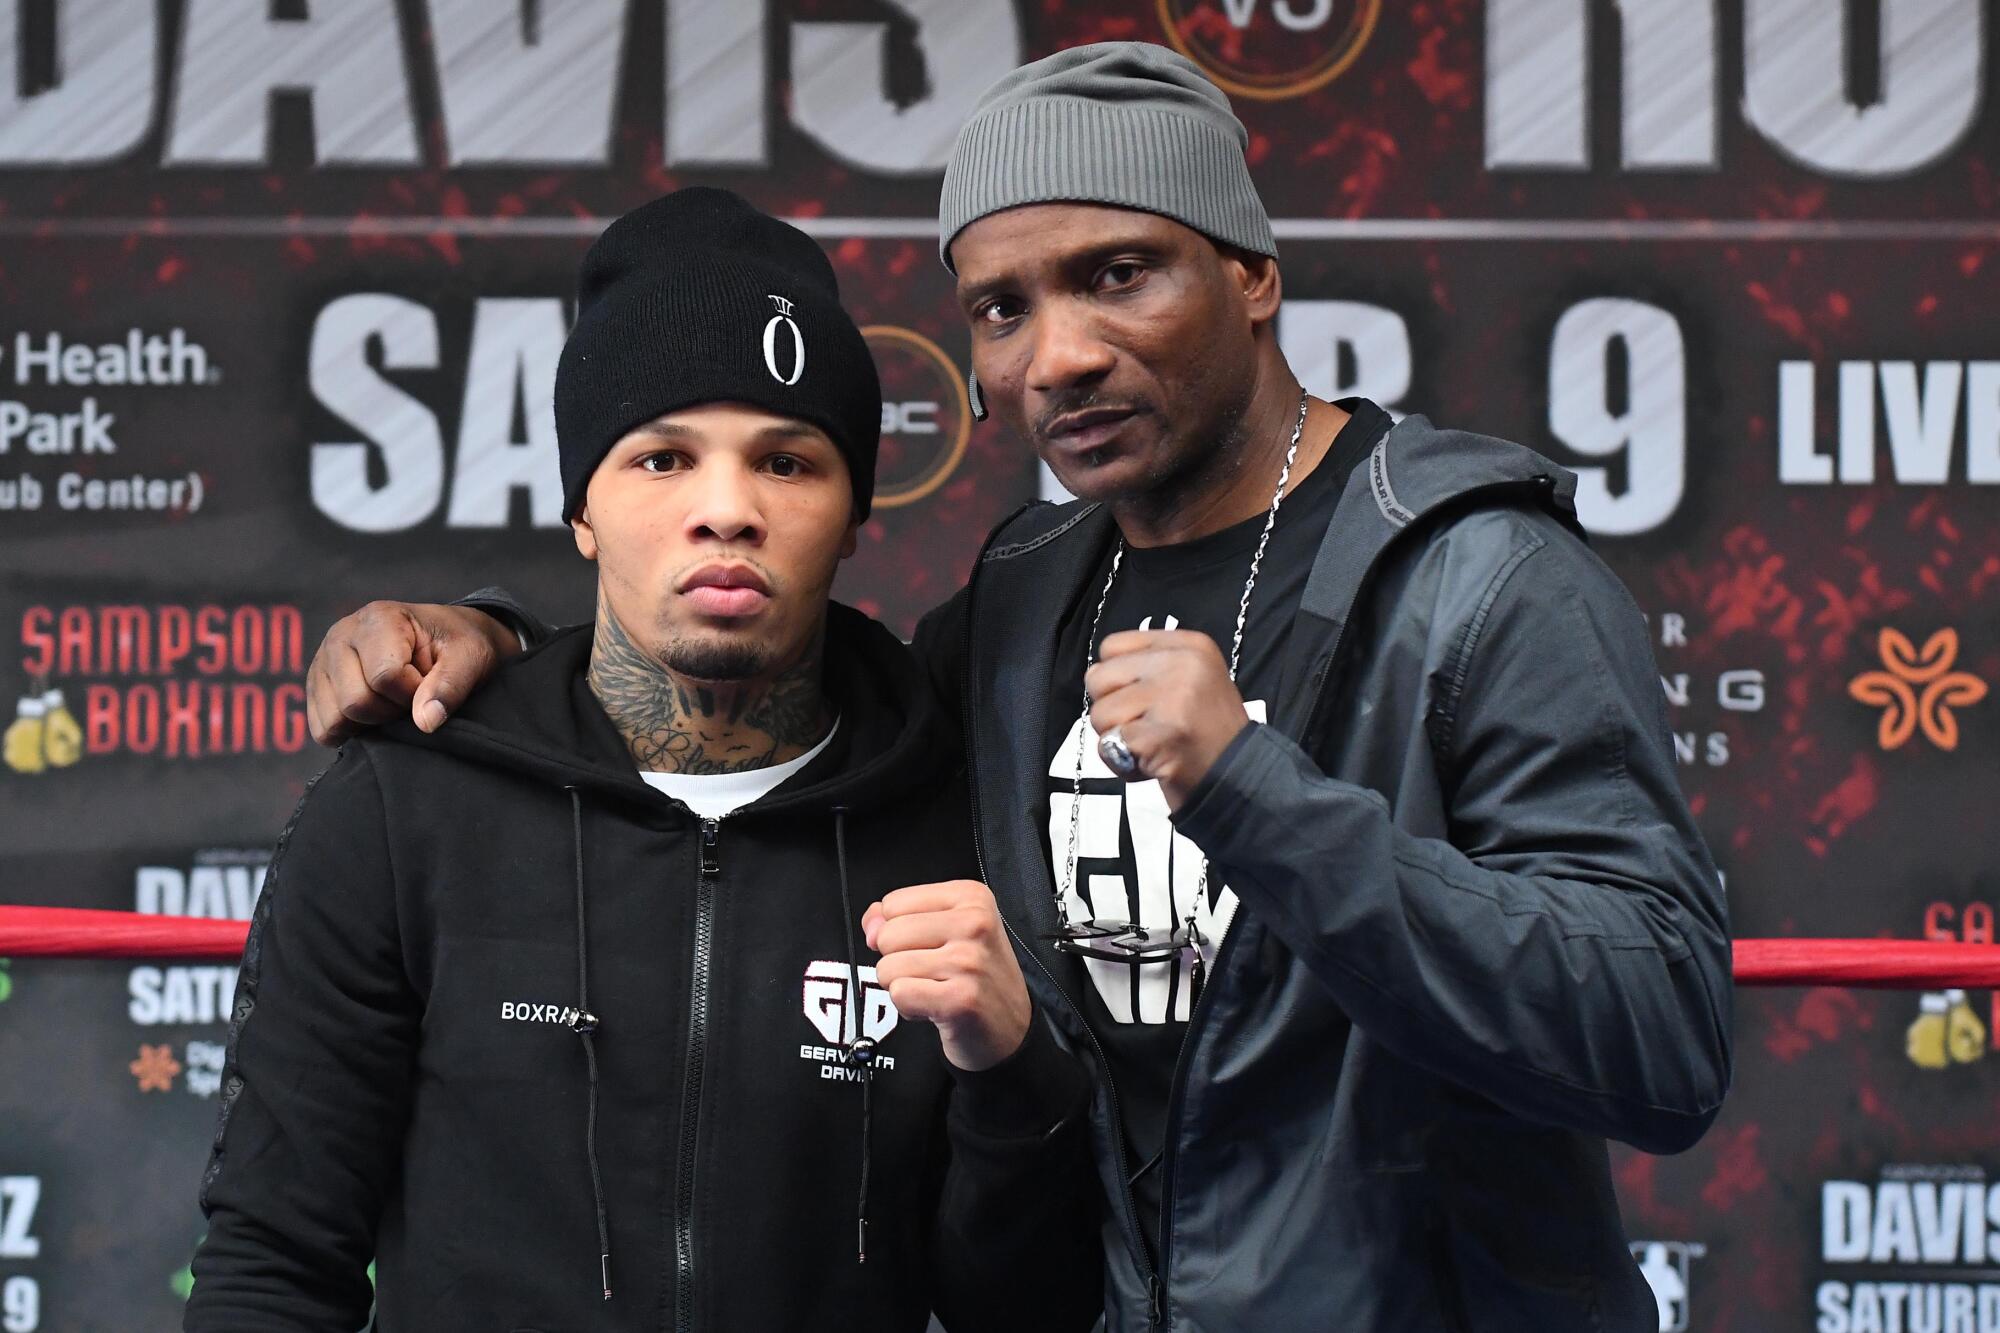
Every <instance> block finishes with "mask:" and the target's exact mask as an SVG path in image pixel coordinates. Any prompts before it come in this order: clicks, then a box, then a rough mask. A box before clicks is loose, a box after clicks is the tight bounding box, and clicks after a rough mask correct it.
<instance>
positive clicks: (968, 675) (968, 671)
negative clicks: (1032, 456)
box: [959, 535, 1163, 1326]
mask: <svg viewBox="0 0 2000 1333" xmlns="http://www.w3.org/2000/svg"><path fill="white" fill-rule="evenodd" d="M992 540H993V539H992V537H991V536H990V535H989V536H988V537H987V544H988V545H990V544H991V543H992ZM985 558H986V547H985V546H982V547H981V548H980V551H979V556H978V558H977V559H976V560H974V562H973V566H972V568H973V571H974V574H975V578H974V581H973V584H971V585H968V588H970V587H972V586H976V584H977V578H976V575H977V571H978V569H979V561H981V560H984V559H985ZM971 679H972V595H971V592H970V591H968V592H967V595H966V599H965V680H966V684H967V686H968V688H967V689H966V690H965V691H964V697H963V699H962V700H961V702H960V704H959V710H960V714H961V716H960V722H959V725H960V727H961V729H962V731H963V734H964V736H965V766H966V771H967V772H968V773H977V772H978V771H979V765H978V764H977V763H976V762H975V761H974V758H973V750H974V748H975V745H976V741H975V739H974V732H973V722H974V717H973V712H974V710H973V707H972V691H971V689H970V684H971ZM1042 702H1043V704H1044V706H1046V705H1047V702H1048V701H1047V699H1046V698H1044V699H1043V701H1042ZM966 785H967V788H968V789H969V791H970V792H971V795H972V860H973V864H974V865H975V866H977V867H978V869H979V879H980V882H981V883H983V884H986V885H988V886H989V887H990V886H991V885H992V883H993V880H992V877H991V876H990V875H988V874H987V873H986V837H985V828H984V825H983V822H982V820H981V818H980V813H979V784H978V783H977V782H969V783H967V784H966ZM1000 923H1001V924H1002V925H1004V926H1005V927H1006V928H1007V935H1008V937H1009V938H1010V939H1012V940H1013V941H1014V944H1015V947H1016V949H1017V950H1018V951H1019V952H1020V953H1022V954H1024V955H1026V956H1027V957H1029V958H1031V959H1033V960H1034V963H1035V967H1036V969H1037V970H1038V971H1040V972H1041V974H1042V975H1043V976H1044V977H1046V978H1048V983H1049V985H1050V986H1051V987H1052V988H1053V989H1054V990H1055V993H1056V994H1057V995H1058V996H1060V997H1061V998H1062V1002H1063V1003H1064V1004H1066V1005H1068V1006H1069V1008H1070V1012H1071V1013H1072V1014H1074V1015H1075V1016H1076V1021H1077V1025H1078V1026H1079V1027H1081V1028H1082V1029H1083V1035H1084V1036H1086V1037H1088V1038H1089V1039H1090V1049H1091V1051H1092V1052H1093V1053H1094V1054H1095V1055H1096V1057H1097V1067H1098V1068H1099V1069H1100V1070H1102V1071H1103V1073H1104V1094H1105V1099H1106V1101H1107V1102H1108V1103H1109V1105H1110V1107H1111V1134H1112V1138H1113V1141H1114V1142H1115V1143H1116V1144H1117V1147H1118V1180H1119V1182H1120V1184H1121V1185H1122V1186H1123V1187H1124V1196H1125V1221H1126V1224H1127V1225H1128V1227H1129V1228H1130V1229H1131V1231H1132V1232H1133V1233H1134V1234H1135V1235H1136V1234H1138V1231H1139V1202H1138V1199H1137V1198H1136V1197H1135V1196H1134V1194H1133V1192H1132V1171H1131V1154H1130V1151H1129V1150H1128V1148H1127V1145H1126V1143H1125V1119H1124V1115H1123V1113H1122V1112H1120V1110H1119V1109H1118V1085H1117V1084H1116V1082H1114V1081H1113V1079H1112V1077H1111V1062H1110V1061H1109V1060H1107V1059H1106V1058H1105V1055H1104V1047H1103V1046H1102V1045H1101V1044H1099V1042H1098V1040H1097V1033H1096V1032H1095V1031H1094V1030H1092V1028H1091V1026H1090V1020H1089V1019H1088V1018H1086V1017H1085V1016H1084V1012H1083V1007H1082V1006H1081V1005H1079V1004H1078V1003H1077V1002H1076V1001H1075V1000H1074V999H1072V998H1071V997H1070V993H1069V991H1067V990H1066V989H1064V987H1063V984H1062V982H1060V981H1058V980H1057V979H1056V975H1055V973H1053V972H1051V971H1050V970H1049V966H1048V964H1047V963H1045V962H1043V961H1042V957H1041V955H1040V954H1038V953H1036V952H1035V951H1034V950H1033V949H1031V948H1029V947H1028V943H1027V941H1025V940H1023V939H1022V938H1021V933H1020V932H1019V931H1017V930H1015V929H1014V923H1013V922H1012V921H1009V920H1008V919H1007V917H1006V914H1005V913H1002V914H1001V917H1000ZM1134 1257H1135V1258H1136V1259H1138V1261H1139V1269H1140V1272H1141V1273H1142V1274H1143V1275H1144V1277H1145V1279H1146V1301H1147V1309H1148V1314H1147V1319H1148V1322H1149V1323H1150V1324H1152V1325H1155V1326H1157V1325H1158V1324H1159V1322H1160V1316H1161V1309H1162V1303H1163V1289H1162V1287H1161V1284H1160V1280H1159V1278H1158V1277H1157V1276H1155V1275H1154V1272H1153V1265H1152V1263H1151V1262H1150V1260H1149V1259H1148V1258H1147V1256H1146V1245H1145V1238H1144V1237H1143V1236H1141V1237H1140V1242H1139V1252H1138V1253H1137V1254H1136V1255H1135V1256H1134Z"/></svg>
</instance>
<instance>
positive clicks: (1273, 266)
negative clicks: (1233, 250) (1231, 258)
mask: <svg viewBox="0 0 2000 1333" xmlns="http://www.w3.org/2000/svg"><path fill="white" fill-rule="evenodd" d="M1235 263H1236V265H1237V267H1238V268H1239V269H1241V271H1242V275H1243V301H1244V304H1245V305H1247V306H1248V307H1249V309H1250V322H1251V323H1252V324H1267V323H1269V322H1270V321H1271V320H1273V319H1276V318H1277V315H1278V306H1279V305H1280V304H1282V302H1283V301H1284V296H1285V284H1284V280H1283V279H1282V278H1280V277H1279V276H1278V261H1277V260H1276V259H1275V258H1273V257H1272V256H1270V255H1258V254H1252V253H1250V252H1249V251H1247V250H1244V251H1239V252H1238V253H1237V254H1236V256H1235Z"/></svg>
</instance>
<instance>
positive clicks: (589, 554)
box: [569, 504, 597, 560]
mask: <svg viewBox="0 0 2000 1333" xmlns="http://www.w3.org/2000/svg"><path fill="white" fill-rule="evenodd" d="M569 530H570V532H571V534H573V535H574V536H575V537H576V549H577V551H578V552H579V553H580V554H581V555H582V556H583V558H584V559H585V560H595V559H597V529H595V528H593V527H591V526H590V506H589V505H588V504H585V505H583V506H582V507H581V508H579V509H578V510H577V511H576V517H574V518H572V519H570V521H569Z"/></svg>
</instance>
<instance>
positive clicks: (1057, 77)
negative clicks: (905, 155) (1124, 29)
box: [938, 42, 1278, 272]
mask: <svg viewBox="0 0 2000 1333" xmlns="http://www.w3.org/2000/svg"><path fill="white" fill-rule="evenodd" d="M1249 139H1250V136H1249V134H1248V133H1247V132H1246V131H1245V130H1244V128H1243V122H1242V121H1240V120H1238V119H1237V118H1236V113H1235V112H1233V111H1231V110H1230V109H1229V98H1228V97H1227V96H1225V95H1224V94H1223V91H1222V89H1220V88H1218V87H1216V86H1215V85H1214V84H1213V83H1211V82H1210V81H1209V79H1208V77H1207V76H1206V75H1204V74H1203V73H1202V72H1201V70H1200V69H1199V68H1197V67H1196V66H1195V64H1194V62H1193V61H1191V60H1189V59H1187V58H1186V57H1185V56H1182V55H1180V54H1178V53H1176V52H1173V51H1169V50H1168V49H1167V48H1166V47H1164V46H1154V45H1153V44H1151V43H1150V42H1098V43H1096V44H1095V45H1092V46H1078V47H1072V48H1071V49H1069V50H1067V51H1058V52H1056V53H1055V54H1054V55H1052V56H1046V57H1044V58H1042V59H1040V60H1037V61H1035V62H1034V63H1033V64H1028V65H1023V66H1021V68H1019V69H1017V70H1015V71H1014V72H1013V73H1011V74H1009V75H1007V76H1006V77H1005V78H1002V79H1001V80H1000V81H999V82H998V83H996V84H994V85H993V86H992V87H991V88H989V89H987V90H986V95H985V96H984V97H982V98H980V99H979V106H978V108H977V109H976V110H975V111H974V112H973V113H972V118H971V119H970V120H968V121H966V122H965V127H964V128H963V129H961V130H960V131H959V132H958V141H957V142H956V143H954V144H953V145H952V149H951V161H950V162H948V163H947V164H946V165H945V169H944V189H943V192H942V195H941V197H940V199H939V200H938V257H939V258H941V259H942V260H944V266H945V267H946V268H951V267H952V263H951V243H952V241H953V240H955V239H956V238H957V236H958V233H959V232H961V231H963V230H964V229H965V228H967V227H969V226H971V225H972V224H973V223H975V222H977V221H978V220H979V219H981V218H983V217H985V216H986V215H987V214H989V213H998V212H999V211H1000V210H1002V209H1005V208H1014V207H1017V206H1019V205H1021V204H1047V203H1087V204H1111V205H1114V206H1116V207H1119V208H1135V209H1138V210H1140V211H1142V212H1146V213H1158V214H1160V215H1161V216H1162V217H1169V218H1172V219H1173V220H1174V221H1176V222H1179V223H1182V224H1183V225H1185V226H1189V227H1192V228H1194V229H1195V230H1196V231H1198V232H1201V233H1203V234H1204V235H1206V236H1208V237H1210V238H1211V239H1213V240H1218V241H1226V242H1228V243H1229V244H1231V245H1235V246H1240V247H1242V248H1243V249H1245V250H1249V251H1251V252H1253V253H1255V254H1260V255H1276V254H1277V253H1278V243H1277V240H1276V239H1275V238H1274V237H1273V236H1272V235H1271V219H1270V218H1269V217H1268V216H1266V215H1265V212H1264V202H1263V200H1261V199H1259V198H1258V197H1257V187H1256V186H1255V185H1253V184H1252V183H1251V181H1250V168H1249V164H1248V163H1246V162H1245V161H1244V158H1243V151H1244V148H1245V146H1246V145H1247V144H1248V143H1249ZM953 271H954V272H956V270H955V269H954V270H953Z"/></svg>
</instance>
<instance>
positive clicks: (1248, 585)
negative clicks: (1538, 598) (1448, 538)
mask: <svg viewBox="0 0 2000 1333" xmlns="http://www.w3.org/2000/svg"><path fill="white" fill-rule="evenodd" d="M1310 401H1311V400H1310V399H1309V398H1308V397H1307V395H1306V394H1304V393H1300V394H1299V419H1298V422H1297V424H1295V425H1294V426H1293V427H1292V440H1291V444H1290V445H1289V446H1288V447H1287V448H1286V450H1285V466H1284V468H1283V469H1282V470H1281V471H1280V472H1279V473H1278V488H1277V490H1276V492H1275V493H1273V494H1272V496H1271V508H1270V511H1269V512H1268V513H1266V514H1265V516H1264V531H1263V534H1262V535H1261V536H1260V537H1258V539H1257V549H1256V551H1254V552H1253V553H1252V554H1251V556H1250V576H1249V577H1248V578H1246V579H1245V580H1244V581H1243V596H1242V598H1241V599H1240V600H1239V601H1238V602H1237V604H1236V638H1235V641H1234V643H1232V644H1231V646H1230V649H1229V679H1230V680H1232V681H1234V680H1235V679H1236V670H1237V667H1238V666H1239V665H1241V663H1242V660H1243V628H1244V626H1245V625H1246V624H1248V623H1249V619H1250V594H1251V592H1253V591H1254V590H1255V589H1256V587H1257V570H1258V567H1259V566H1260V565H1262V564H1263V562H1264V549H1265V548H1266V547H1267V546H1269V545H1270V542H1271V530H1272V529H1273V528H1275V527H1276V526H1277V523H1278V506H1279V505H1281V504H1283V503H1284V502H1285V488H1286V487H1287V486H1288V485H1289V484H1290V482H1291V479H1292V464H1293V463H1294V462H1296V461H1297V459H1298V456H1299V436H1300V435H1301V434H1303V433H1304V431H1305V428H1306V406H1307V404H1308V403H1309V402H1310ZM1124 562H1125V539H1124V538H1123V537H1120V538H1119V539H1118V545H1117V546H1116V547H1115V548H1114V549H1113V551H1112V553H1111V572H1110V574H1108V575H1107V576H1106V577H1105V580H1104V589H1103V591H1102V592H1100V593H1098V595H1097V611H1096V613H1095V614H1093V615H1092V616H1091V620H1090V638H1089V639H1088V640H1087V641H1086V642H1087V644H1088V645H1089V648H1088V652H1089V657H1090V660H1091V661H1093V662H1094V661H1095V660H1096V653H1097V634H1098V630H1099V629H1100V628H1102V626H1103V621H1104V607H1105V604H1106V603H1107V602H1109V601H1110V600H1111V589H1112V586H1113V585H1114V584H1116V583H1117V581H1118V569H1119V566H1120V565H1122V564H1124ZM1087 669H1088V668H1086V670H1087ZM1090 707H1091V698H1090V688H1089V687H1088V686H1085V687H1084V691H1083V713H1082V716H1081V717H1079V718H1078V719H1077V727H1076V766H1075V770H1074V772H1073V774H1072V776H1071V779H1070V807H1069V858H1068V869H1067V871H1066V873H1065V874H1064V876H1063V879H1062V882H1061V883H1059V884H1058V885H1056V888H1055V898H1056V919H1057V920H1059V921H1060V922H1061V923H1062V924H1061V926H1060V927H1058V928H1057V929H1056V930H1055V931H1053V932H1051V933H1049V934H1046V935H1044V936H1042V938H1043V939H1045V940H1048V941H1049V942H1050V943H1052V944H1053V945H1054V946H1055V947H1056V948H1057V949H1058V950H1059V951H1061V952H1063V953H1066V954H1072V955H1075V956H1077V957H1080V958H1095V959H1097V960H1098V961H1099V962H1105V963H1123V964H1125V965H1126V966H1128V967H1144V966H1146V965H1148V964H1152V963H1171V962H1173V961H1175V960H1176V959H1182V958H1185V959H1187V961H1188V986H1189V989H1190V991H1191V993H1192V994H1193V995H1194V996H1196V997H1199V996H1200V994H1201V985H1202V980H1203V972H1204V965H1203V957H1202V946H1203V945H1204V944H1205V943H1207V941H1206V940H1205V939H1204V938H1203V936H1202V933H1201V929H1200V927H1198V926H1196V925H1195V919H1194V910H1193V906H1192V905H1191V906H1190V908H1189V910H1188V914H1187V916H1186V917H1184V918H1183V919H1182V920H1181V922H1180V924H1179V925H1177V926H1173V927H1171V928H1169V927H1163V926H1146V925H1142V924H1140V923H1138V922H1134V921H1113V920H1091V921H1077V920H1074V919H1073V918H1072V917H1071V916H1070V912H1069V899H1070V898H1071V897H1075V898H1076V899H1077V900H1078V901H1079V902H1087V901H1088V900H1087V899H1085V898H1083V896H1082V895H1081V894H1079V893H1077V892H1076V853H1077V836H1078V833H1079V831H1080V823H1081V819H1082V815H1083V737H1084V733H1085V732H1087V731H1089V730H1090V729H1091V728H1090ZM1097 753H1098V757H1099V758H1101V759H1103V760H1104V762H1105V765H1106V766H1107V767H1108V768H1110V769H1111V771H1112V772H1114V773H1116V774H1117V775H1118V776H1119V777H1121V778H1123V779H1125V780H1126V781H1128V782H1129V781H1132V780H1134V779H1137V778H1140V777H1142V776H1143V774H1142V773H1141V771H1140V768H1139V764H1138V761H1137V760H1136V759H1135V758H1134V757H1133V755H1132V751H1131V749H1130V748H1129V747H1128V746H1127V745H1126V744H1125V738H1124V737H1123V736H1121V735H1119V729H1118V728H1117V727H1113V728H1112V729H1111V730H1110V731H1107V732H1106V733H1104V735H1103V737H1102V738H1101V739H1100V740H1099V741H1098V743H1097ZM1207 896H1208V865H1207V863H1206V862H1204V863H1203V865H1202V869H1201V882H1200V883H1199V884H1198V885H1197V886H1196V888H1195V896H1194V902H1195V903H1196V904H1199V903H1200V902H1202V901H1203V900H1204V899H1206V898H1207Z"/></svg>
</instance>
